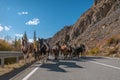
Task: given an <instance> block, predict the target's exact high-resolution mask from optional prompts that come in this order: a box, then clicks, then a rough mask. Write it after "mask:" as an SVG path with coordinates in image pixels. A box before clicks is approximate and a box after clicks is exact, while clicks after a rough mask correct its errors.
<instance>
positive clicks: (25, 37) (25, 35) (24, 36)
mask: <svg viewBox="0 0 120 80" xmlns="http://www.w3.org/2000/svg"><path fill="white" fill-rule="evenodd" d="M23 38H24V39H25V40H27V41H28V38H27V34H26V31H25V33H24V35H23Z"/></svg>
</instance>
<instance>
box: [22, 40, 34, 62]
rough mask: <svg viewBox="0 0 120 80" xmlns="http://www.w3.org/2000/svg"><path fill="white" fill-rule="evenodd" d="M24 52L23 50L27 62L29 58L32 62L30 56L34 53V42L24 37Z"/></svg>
mask: <svg viewBox="0 0 120 80" xmlns="http://www.w3.org/2000/svg"><path fill="white" fill-rule="evenodd" d="M21 48H22V52H23V57H24V61H25V63H27V59H29V62H30V58H31V57H32V53H33V45H32V43H31V44H30V43H28V41H27V40H26V39H24V38H22V47H21Z"/></svg>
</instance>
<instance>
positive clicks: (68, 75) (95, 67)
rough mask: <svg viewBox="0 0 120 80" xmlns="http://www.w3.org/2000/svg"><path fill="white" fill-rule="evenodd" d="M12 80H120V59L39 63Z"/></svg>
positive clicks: (88, 59)
mask: <svg viewBox="0 0 120 80" xmlns="http://www.w3.org/2000/svg"><path fill="white" fill-rule="evenodd" d="M10 80H120V59H112V58H103V57H87V58H86V59H79V60H76V59H74V60H59V61H55V60H52V59H51V60H49V61H48V62H47V63H45V64H43V65H41V64H40V63H39V62H36V63H34V64H33V65H32V66H30V67H29V68H27V69H26V70H24V71H22V72H21V73H19V74H18V75H16V76H15V77H13V78H11V79H10Z"/></svg>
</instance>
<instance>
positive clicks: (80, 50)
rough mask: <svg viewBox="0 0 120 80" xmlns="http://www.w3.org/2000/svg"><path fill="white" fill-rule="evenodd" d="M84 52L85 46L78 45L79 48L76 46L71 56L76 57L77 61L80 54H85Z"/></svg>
mask: <svg viewBox="0 0 120 80" xmlns="http://www.w3.org/2000/svg"><path fill="white" fill-rule="evenodd" d="M85 50H86V49H85V45H84V44H80V45H79V46H77V47H75V48H74V53H73V55H74V56H77V57H78V59H79V56H80V54H81V55H82V54H83V53H85Z"/></svg>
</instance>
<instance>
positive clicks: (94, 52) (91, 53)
mask: <svg viewBox="0 0 120 80" xmlns="http://www.w3.org/2000/svg"><path fill="white" fill-rule="evenodd" d="M99 52H100V50H99V48H97V47H96V48H93V49H91V50H90V51H89V52H88V53H89V54H90V55H96V54H97V53H99Z"/></svg>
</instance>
